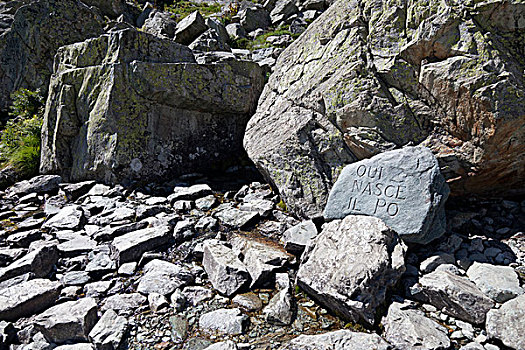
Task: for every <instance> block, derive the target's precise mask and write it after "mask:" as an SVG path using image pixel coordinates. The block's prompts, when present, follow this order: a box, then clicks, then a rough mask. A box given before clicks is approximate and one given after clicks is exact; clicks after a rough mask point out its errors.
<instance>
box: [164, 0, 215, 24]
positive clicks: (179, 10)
mask: <svg viewBox="0 0 525 350" xmlns="http://www.w3.org/2000/svg"><path fill="white" fill-rule="evenodd" d="M164 11H166V12H171V13H173V14H174V15H176V16H177V17H178V20H181V19H183V18H184V17H186V16H188V15H190V14H191V13H192V12H194V11H199V13H200V14H201V15H202V16H204V17H208V16H210V15H212V14H214V13H219V12H221V5H219V4H213V5H209V4H207V3H202V4H194V3H192V2H191V1H186V0H177V1H174V2H173V4H171V5H164Z"/></svg>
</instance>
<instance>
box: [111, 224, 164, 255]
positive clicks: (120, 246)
mask: <svg viewBox="0 0 525 350" xmlns="http://www.w3.org/2000/svg"><path fill="white" fill-rule="evenodd" d="M170 237H171V234H170V228H169V227H168V226H157V227H150V228H145V229H142V230H138V231H134V232H130V233H127V234H125V235H123V236H120V237H117V238H115V239H114V240H113V242H112V243H111V246H110V247H111V257H112V258H113V259H116V260H117V261H118V262H119V264H123V263H127V262H131V261H138V260H139V259H140V257H141V256H142V254H144V253H145V252H147V251H148V250H152V249H155V248H157V247H160V246H162V245H165V244H167V243H168V242H169V240H170Z"/></svg>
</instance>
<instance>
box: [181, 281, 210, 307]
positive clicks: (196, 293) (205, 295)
mask: <svg viewBox="0 0 525 350" xmlns="http://www.w3.org/2000/svg"><path fill="white" fill-rule="evenodd" d="M182 295H183V296H184V298H185V299H186V301H187V302H188V303H189V304H190V305H191V306H198V305H200V304H201V303H202V302H204V301H206V300H210V299H211V298H213V292H212V291H211V290H210V289H208V288H206V287H200V286H188V287H184V289H183V290H182Z"/></svg>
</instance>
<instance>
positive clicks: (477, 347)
mask: <svg viewBox="0 0 525 350" xmlns="http://www.w3.org/2000/svg"><path fill="white" fill-rule="evenodd" d="M459 350H486V349H485V347H484V346H483V345H481V344H480V343H476V342H472V343H468V344H466V345H463V346H462V347H461V348H459Z"/></svg>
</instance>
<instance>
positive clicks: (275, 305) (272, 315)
mask: <svg viewBox="0 0 525 350" xmlns="http://www.w3.org/2000/svg"><path fill="white" fill-rule="evenodd" d="M294 302H295V301H294V299H293V296H292V294H291V290H290V288H285V289H283V290H281V291H279V292H278V293H277V294H276V295H275V296H274V297H273V298H272V299H270V302H269V303H268V305H266V307H265V308H264V309H263V314H264V315H265V317H266V321H267V322H269V323H273V324H276V325H280V326H288V325H290V324H291V323H292V321H293V316H294V311H295V310H294V307H295V304H294Z"/></svg>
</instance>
